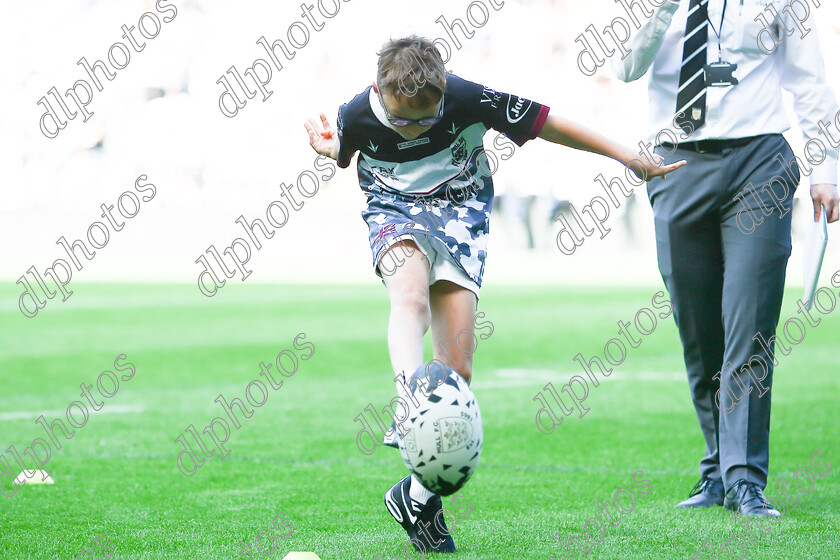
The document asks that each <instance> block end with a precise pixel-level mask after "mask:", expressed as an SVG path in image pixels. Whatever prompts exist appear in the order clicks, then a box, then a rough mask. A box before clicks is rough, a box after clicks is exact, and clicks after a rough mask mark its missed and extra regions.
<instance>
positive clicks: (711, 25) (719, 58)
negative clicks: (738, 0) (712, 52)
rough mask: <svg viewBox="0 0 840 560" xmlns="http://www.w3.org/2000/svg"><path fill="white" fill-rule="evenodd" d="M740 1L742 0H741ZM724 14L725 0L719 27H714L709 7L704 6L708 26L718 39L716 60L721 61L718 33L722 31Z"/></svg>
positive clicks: (724, 0)
mask: <svg viewBox="0 0 840 560" xmlns="http://www.w3.org/2000/svg"><path fill="white" fill-rule="evenodd" d="M701 1H702V0H701ZM710 1H711V0H710ZM742 2H743V0H742ZM725 16H726V0H723V13H721V14H720V27H719V29H715V26H714V24H713V23H712V20H711V19H709V8H708V7H707V8H706V20H707V21H708V22H709V27H711V28H712V31H714V33H715V36H716V37H717V40H718V62H723V54H722V50H721V47H720V34H721V33H723V18H724V17H725Z"/></svg>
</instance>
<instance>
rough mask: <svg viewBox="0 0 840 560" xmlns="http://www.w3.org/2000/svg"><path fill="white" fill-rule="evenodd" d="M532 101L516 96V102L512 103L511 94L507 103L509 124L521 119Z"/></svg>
mask: <svg viewBox="0 0 840 560" xmlns="http://www.w3.org/2000/svg"><path fill="white" fill-rule="evenodd" d="M532 103H533V102H532V101H528V100H527V99H524V98H522V97H517V98H516V103H513V96H512V95H511V96H510V97H509V98H508V104H507V120H508V122H509V123H510V124H514V123H518V122H519V121H521V120H522V117H524V116H525V114H526V113H527V112H528V109H530V108H531V104H532Z"/></svg>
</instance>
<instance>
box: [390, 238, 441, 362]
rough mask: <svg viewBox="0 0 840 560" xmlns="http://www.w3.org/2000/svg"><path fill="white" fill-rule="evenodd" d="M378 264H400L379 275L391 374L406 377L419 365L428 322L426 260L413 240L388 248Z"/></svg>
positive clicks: (429, 322)
mask: <svg viewBox="0 0 840 560" xmlns="http://www.w3.org/2000/svg"><path fill="white" fill-rule="evenodd" d="M389 253H391V254H390V255H389ZM381 262H384V263H401V264H399V265H397V266H396V267H392V268H393V270H394V271H393V273H392V274H390V275H386V274H384V273H383V275H382V276H383V278H384V280H385V287H386V288H388V298H389V299H390V301H391V315H390V317H389V319H388V351H389V353H390V354H391V367H393V368H394V374H395V375H398V374H400V373H403V372H405V375H406V376H408V375H411V374H412V373H413V372H414V370H416V369H417V368H419V367H420V366H421V365H423V335H425V334H426V331H428V330H429V326H430V324H431V320H432V319H431V310H430V309H429V260H428V259H427V258H426V257H425V255H423V252H422V251H420V249H419V248H418V247H417V245H416V244H415V243H414V242H413V241H400V242H397V243H394V245H392V246H391V247H390V248H389V249H388V251H387V252H386V253H385V255H384V256H383V257H382V261H381ZM380 270H382V267H380Z"/></svg>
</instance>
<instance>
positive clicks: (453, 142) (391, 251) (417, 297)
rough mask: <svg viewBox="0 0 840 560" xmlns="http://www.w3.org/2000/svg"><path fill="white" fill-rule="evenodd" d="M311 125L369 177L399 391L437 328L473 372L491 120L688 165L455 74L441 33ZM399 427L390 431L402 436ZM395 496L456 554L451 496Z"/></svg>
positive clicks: (342, 162)
mask: <svg viewBox="0 0 840 560" xmlns="http://www.w3.org/2000/svg"><path fill="white" fill-rule="evenodd" d="M304 126H305V127H306V130H307V132H308V133H309V143H310V144H311V145H312V147H313V148H314V149H315V151H316V152H318V153H319V154H322V155H325V156H328V157H331V158H333V159H335V160H337V161H338V166H339V167H342V168H345V167H347V166H349V165H350V161H351V159H352V157H353V155H354V154H355V153H356V152H357V151H358V152H359V158H358V162H357V168H358V175H359V185H360V187H361V188H362V191H364V193H365V195H366V196H367V207H366V208H365V210H364V211H363V212H362V217H363V218H364V220H365V222H366V223H367V225H368V228H369V240H370V246H371V251H372V253H373V268H374V272H375V273H376V274H377V275H378V276H380V277H382V279H383V282H384V283H385V286H386V288H387V290H388V298H389V300H390V304H391V312H390V317H389V322H388V350H389V352H390V357H391V366H392V367H393V370H394V373H395V375H396V377H395V381H396V384H397V391H398V394H402V393H404V389H401V388H402V387H405V375H406V373H407V374H408V375H411V374H412V373H413V372H414V371H415V370H417V369H418V368H419V367H421V366H422V365H423V364H424V360H423V336H424V335H425V333H426V331H428V330H429V327H431V329H432V339H433V343H434V344H433V346H434V349H435V350H434V359H436V360H439V361H441V362H443V363H445V364H446V365H447V366H449V367H451V368H452V369H454V370H455V371H457V372H458V373H459V374H460V375H461V376H462V377H463V378H464V380H465V381H466V382H467V383H469V382H470V380H471V378H472V354H473V352H474V351H475V338H474V320H475V314H476V306H477V303H478V297H479V288H480V287H481V278H482V274H483V272H484V260H485V258H486V256H487V235H488V232H489V222H490V211H491V210H492V208H493V180H492V177H491V169H490V165H489V164H488V159H487V156H486V155H485V154H484V146H483V136H484V133H485V132H487V130H489V129H490V128H493V129H495V130H497V131H499V132H502V133H503V134H505V135H507V136H508V137H509V138H510V139H511V140H513V141H514V142H516V144H517V145H519V146H522V145H523V144H524V143H525V142H527V141H528V140H531V139H534V138H537V137H539V138H543V139H545V140H548V141H549V142H554V143H556V144H562V145H565V146H570V147H572V148H576V149H579V150H584V151H588V152H594V153H597V154H601V155H605V156H607V157H610V158H612V159H614V160H617V161H619V162H621V163H622V164H624V165H626V166H628V167H629V168H630V169H632V170H633V172H634V173H635V174H636V175H637V176H639V177H640V178H642V179H651V178H653V177H657V176H662V175H665V174H666V173H670V172H671V171H674V170H675V169H677V168H679V167H682V166H683V165H684V164H685V162H684V161H681V162H678V163H674V164H670V165H664V161H663V159H662V158H660V157H659V156H656V157H657V158H658V159H656V160H655V164H651V163H650V162H648V161H647V160H645V161H644V162H643V161H640V160H639V156H638V154H636V153H635V152H634V151H633V150H631V149H630V148H627V147H624V146H621V145H620V144H617V143H615V142H613V141H611V140H609V139H607V138H605V137H604V136H601V135H599V134H597V133H595V132H592V131H590V130H588V129H586V128H584V127H582V126H580V125H578V124H576V123H574V122H571V121H568V120H566V119H563V118H561V117H558V116H555V115H550V114H549V108H548V107H547V106H545V105H540V104H539V103H535V102H532V101H529V100H527V99H524V98H522V97H515V96H513V95H508V94H506V93H501V92H497V91H494V90H492V89H490V88H486V87H484V86H481V85H478V84H475V83H473V82H469V81H467V80H464V79H463V78H460V77H458V76H456V75H454V74H449V73H447V72H446V69H445V68H444V63H443V60H442V59H441V57H440V54H439V53H438V51H437V50H436V49H435V47H434V45H433V44H432V42H431V41H429V40H428V39H425V38H421V37H417V36H411V37H406V38H402V39H392V40H390V41H388V42H387V43H385V45H383V47H382V50H381V51H380V52H379V63H378V69H377V75H376V83H374V84H373V85H371V86H369V87H368V88H367V89H365V91H363V92H362V93H360V94H359V95H357V96H356V97H354V98H353V99H352V100H351V101H350V102H349V103H346V104H344V105H342V106H341V108H340V109H339V112H338V122H337V126H336V128H333V127H332V126H331V125H330V124H329V122H328V120H327V117H326V116H325V115H324V114H323V113H322V114H321V123H320V124H319V123H318V122H316V121H315V120H314V119H309V122H308V123H306V124H305V125H304ZM459 333H461V334H462V336H458V335H459ZM464 334H466V335H467V336H463V335H464ZM445 348H449V349H450V351H449V352H447V353H444V349H445ZM395 432H396V430H395V429H393V430H392V431H391V432H389V435H390V436H391V439H392V440H393V439H395V436H396V434H395ZM391 443H393V441H392V442H391ZM385 502H386V505H387V506H388V510H389V512H390V513H391V515H392V516H394V518H395V519H396V520H397V522H399V523H400V524H401V525H402V527H403V528H404V529H405V530H406V531H407V532H408V534H409V537H411V538H412V544H413V545H414V547H415V548H417V549H418V550H421V551H424V550H433V551H436V552H455V543H454V541H453V540H452V536H451V535H450V534H449V532H448V531H447V529H446V525H445V524H443V526H442V527H441V525H440V523H433V522H430V521H429V520H434V519H437V518H442V516H439V515H438V512H439V511H440V510H441V507H442V506H441V500H440V497H439V496H438V495H436V494H434V493H432V492H430V491H429V490H427V489H426V488H425V487H423V486H422V485H421V484H420V482H419V481H418V480H417V478H416V477H414V476H412V475H410V476H407V477H406V478H404V479H403V480H402V481H400V482H398V483H397V484H395V485H394V486H393V487H392V488H391V490H390V491H389V492H388V493H387V494H386V495H385Z"/></svg>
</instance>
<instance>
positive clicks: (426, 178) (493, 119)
mask: <svg viewBox="0 0 840 560" xmlns="http://www.w3.org/2000/svg"><path fill="white" fill-rule="evenodd" d="M548 111H549V108H548V107H547V106H545V105H541V104H539V103H535V102H533V101H529V100H527V99H524V98H522V97H517V96H514V95H509V94H507V93H502V92H498V91H494V90H492V89H490V88H487V87H484V86H482V85H479V84H476V83H473V82H470V81H467V80H464V79H463V78H460V77H458V76H456V75H454V74H448V75H447V77H446V89H445V92H444V107H443V118H442V119H441V120H440V121H439V122H438V123H436V124H435V125H434V126H433V127H431V128H430V129H429V130H428V131H427V132H425V133H424V134H422V135H421V136H419V137H418V138H416V139H414V140H405V139H404V138H403V137H402V136H400V135H399V134H398V133H397V132H396V131H395V130H394V129H393V128H391V126H390V123H389V122H388V120H387V117H386V115H385V111H384V110H383V108H382V104H381V103H380V101H379V97H378V96H377V94H376V92H375V91H374V89H373V86H369V87H368V88H367V89H366V90H365V91H363V92H362V93H360V94H359V95H357V96H356V97H354V98H353V99H352V100H351V101H350V102H349V103H345V104H344V105H342V106H341V108H340V109H339V111H338V121H337V131H338V138H339V153H338V165H339V167H342V168H345V167H348V166H349V165H350V162H351V160H352V158H353V155H354V154H355V153H356V152H357V151H358V152H360V154H359V158H358V163H357V168H358V173H359V186H361V187H362V189H363V190H365V191H368V190H369V189H370V188H371V187H374V188H375V190H380V189H381V190H382V191H385V192H392V193H400V194H403V195H409V196H417V197H421V196H429V195H435V194H439V193H441V192H442V191H444V192H445V190H446V189H447V187H450V188H452V189H460V188H463V187H470V183H471V182H473V181H474V180H475V178H476V177H481V179H483V181H482V182H483V183H485V185H482V186H485V187H490V186H491V185H492V178H491V177H490V174H489V173H488V172H487V168H488V164H487V161H486V156H485V161H484V162H483V163H482V165H481V166H479V163H480V162H479V161H478V157H479V155H480V154H481V152H482V151H483V150H484V147H483V142H482V139H483V137H484V133H485V132H487V130H489V129H491V128H492V129H494V130H497V131H499V132H501V133H503V134H505V135H507V136H508V137H509V138H510V139H511V140H513V141H514V142H516V144H517V145H519V146H521V145H523V144H524V143H525V142H527V141H528V140H531V139H533V138H536V137H537V135H538V134H539V132H540V130H541V129H542V126H543V124H544V123H545V120H546V118H547V117H548ZM481 169H483V170H484V172H483V173H482V172H481ZM472 187H473V189H474V188H475V185H472ZM491 188H492V187H491ZM491 192H492V191H491Z"/></svg>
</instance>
